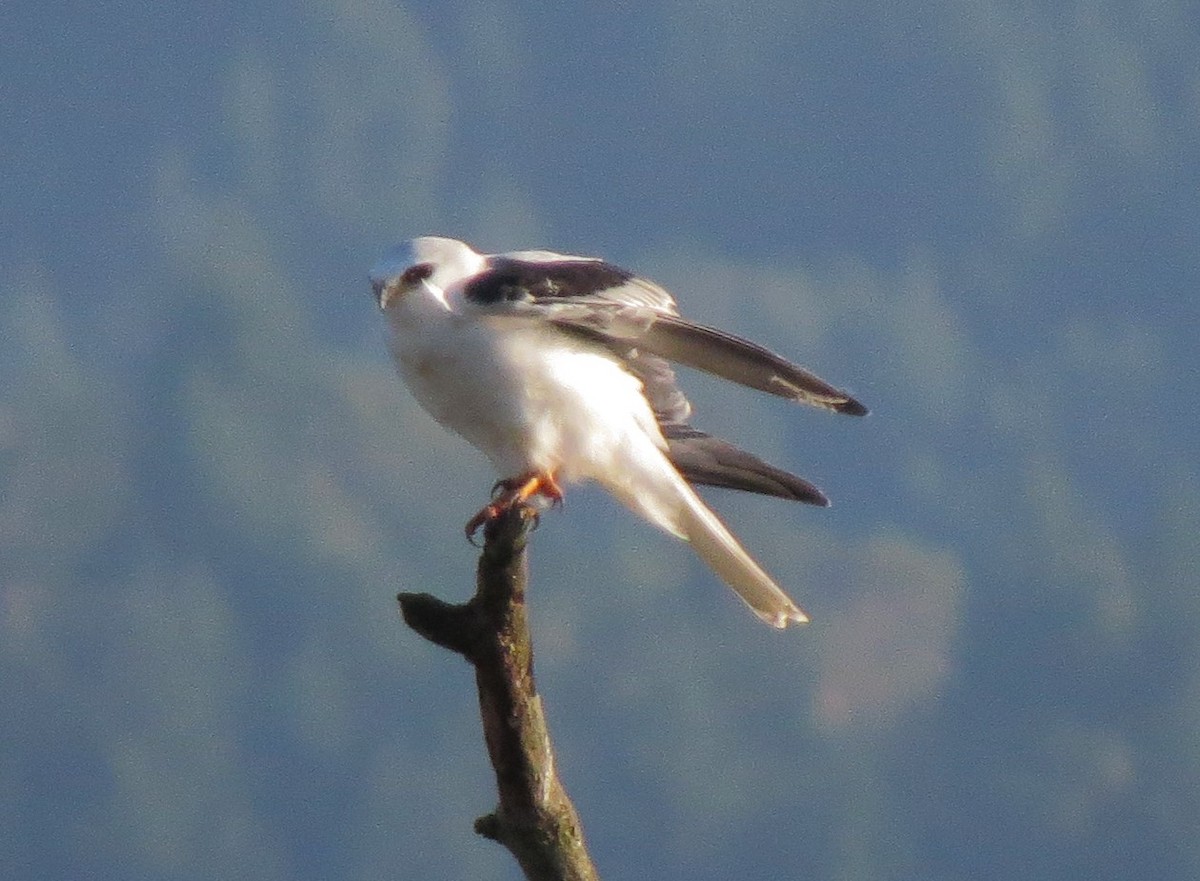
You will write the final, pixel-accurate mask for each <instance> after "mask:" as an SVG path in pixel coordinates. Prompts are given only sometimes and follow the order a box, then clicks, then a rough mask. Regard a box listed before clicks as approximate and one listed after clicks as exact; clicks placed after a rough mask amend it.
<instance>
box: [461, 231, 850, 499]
mask: <svg viewBox="0 0 1200 881" xmlns="http://www.w3.org/2000/svg"><path fill="white" fill-rule="evenodd" d="M488 262H489V268H488V270H487V271H485V272H483V273H481V274H479V275H477V276H475V277H474V278H472V279H471V280H470V281H468V282H467V283H466V284H465V285H464V287H463V291H462V296H463V299H464V300H465V301H466V302H467V303H469V304H470V305H471V307H472V308H473V309H477V310H479V311H481V312H484V313H487V314H490V315H497V316H504V315H508V316H512V317H516V318H526V319H536V320H540V321H548V322H551V323H552V324H555V325H556V326H558V327H559V328H561V329H562V330H564V331H565V332H567V333H571V334H575V335H577V336H580V337H583V338H585V339H588V340H591V341H592V342H595V343H597V344H598V345H601V346H604V347H605V348H607V349H608V350H609V351H611V352H612V353H613V354H614V355H616V356H617V357H618V358H620V359H621V360H622V361H623V363H624V364H625V366H626V367H627V369H628V370H629V371H630V372H631V373H633V374H634V375H635V376H637V377H638V379H640V380H641V382H642V386H643V389H644V391H645V394H646V398H647V400H648V401H649V403H650V406H651V408H652V409H653V410H654V415H655V417H656V418H657V419H658V422H659V426H660V427H661V429H662V432H663V437H664V438H665V439H666V441H667V445H668V455H669V457H670V459H671V461H672V463H673V464H674V465H675V467H676V468H678V469H679V472H680V473H681V474H682V475H683V476H684V477H685V478H686V479H687V480H688V481H689V482H691V483H699V484H704V485H707V486H718V487H726V488H729V489H737V490H743V491H746V492H754V493H762V494H764V495H770V496H777V497H779V498H784V499H792V500H795V501H800V502H806V503H808V504H813V505H822V506H824V505H828V504H829V500H828V499H827V498H826V497H825V495H824V493H822V492H821V491H820V490H819V489H818V488H817V487H816V486H814V485H813V484H811V483H809V482H808V481H807V480H805V479H804V478H802V477H798V476H797V475H795V474H791V473H790V472H787V471H784V470H782V469H780V468H776V467H775V466H773V465H770V464H768V463H767V462H764V461H763V460H762V459H760V458H758V457H757V456H755V455H754V454H752V453H749V452H746V451H745V450H743V449H740V448H739V447H737V446H735V445H734V444H732V443H730V442H729V441H726V440H723V439H721V438H718V437H714V436H712V435H709V434H706V433H705V432H703V431H700V430H698V429H696V428H693V427H692V426H691V425H689V424H688V418H689V417H690V416H691V412H692V406H691V403H690V402H689V401H688V400H687V398H686V397H685V396H684V394H683V392H682V391H680V389H679V386H678V385H677V384H676V382H675V372H674V370H672V368H671V365H670V363H669V362H671V361H675V362H677V363H680V364H684V365H686V366H688V367H692V368H695V369H698V370H702V371H705V372H707V373H711V374H713V375H715V376H719V377H722V378H724V379H729V380H732V381H733V382H737V383H739V384H741V385H744V386H748V387H750V388H754V389H758V390H759V391H764V392H768V393H770V394H773V395H778V396H780V397H783V398H788V399H789V400H793V401H800V402H804V403H809V404H814V405H817V406H821V407H826V408H828V409H831V410H835V411H837V412H839V413H848V414H852V415H863V414H865V413H866V412H867V409H866V407H864V406H863V405H862V404H860V403H859V402H858V401H856V400H855V399H854V398H852V397H851V396H850V395H848V394H846V393H845V392H842V391H839V390H838V389H836V388H834V387H833V386H831V385H830V384H829V383H827V382H825V381H824V380H822V379H820V378H819V377H817V376H815V375H814V374H812V373H810V372H809V371H807V370H805V369H804V368H802V367H800V366H798V365H796V364H793V363H791V362H790V361H788V360H787V359H785V358H783V357H781V356H780V355H777V354H775V353H774V352H771V351H770V350H768V349H765V348H763V347H762V346H759V345H757V344H756V343H752V342H750V341H749V340H745V339H742V338H741V337H738V336H735V335H733V334H729V333H725V332H724V331H720V330H716V329H715V328H710V327H705V326H703V325H699V324H693V323H691V322H689V321H686V320H685V319H683V318H681V317H680V316H679V313H678V311H677V309H676V307H675V301H674V300H673V299H672V298H671V295H670V294H669V293H667V292H666V291H665V290H663V289H662V288H661V287H659V286H658V285H655V284H654V283H652V282H649V281H646V280H645V279H640V278H638V277H636V276H635V275H633V273H630V272H628V271H627V270H624V269H620V268H618V267H615V266H613V265H611V264H609V263H604V262H603V261H599V260H590V259H581V258H572V257H565V256H563V255H559V254H551V253H548V252H519V253H516V254H510V255H502V256H498V257H491V258H489V261H488Z"/></svg>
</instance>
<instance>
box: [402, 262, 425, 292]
mask: <svg viewBox="0 0 1200 881" xmlns="http://www.w3.org/2000/svg"><path fill="white" fill-rule="evenodd" d="M431 275H433V264H432V263H418V264H416V265H415V266H410V267H408V269H406V270H404V274H403V275H401V276H400V282H401V284H403V285H404V286H405V287H408V286H409V285H414V284H416V283H417V282H419V281H423V280H424V279H427V278H429V276H431Z"/></svg>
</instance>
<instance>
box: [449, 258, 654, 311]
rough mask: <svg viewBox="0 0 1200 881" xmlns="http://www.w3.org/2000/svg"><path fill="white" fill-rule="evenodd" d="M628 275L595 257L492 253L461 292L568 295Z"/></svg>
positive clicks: (493, 297)
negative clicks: (525, 257) (548, 257)
mask: <svg viewBox="0 0 1200 881" xmlns="http://www.w3.org/2000/svg"><path fill="white" fill-rule="evenodd" d="M631 278H633V273H632V272H629V271H628V270H625V269H621V268H620V267H617V266H613V265H612V264H610V263H603V262H600V261H598V260H557V261H553V262H549V261H548V262H544V263H543V262H538V261H534V260H514V259H512V258H511V257H492V258H491V259H490V260H489V261H488V269H486V270H485V271H484V272H482V273H480V274H479V275H477V276H476V277H475V278H473V279H471V281H469V282H468V283H467V284H466V286H465V287H464V288H463V294H464V295H465V296H466V298H467V299H468V300H471V301H473V302H476V303H503V302H514V301H518V300H546V299H558V298H564V299H569V298H571V297H586V296H589V295H590V294H595V293H598V292H600V291H603V290H606V289H608V288H613V287H617V286H618V285H622V284H624V283H625V282H627V281H629V280H630V279H631Z"/></svg>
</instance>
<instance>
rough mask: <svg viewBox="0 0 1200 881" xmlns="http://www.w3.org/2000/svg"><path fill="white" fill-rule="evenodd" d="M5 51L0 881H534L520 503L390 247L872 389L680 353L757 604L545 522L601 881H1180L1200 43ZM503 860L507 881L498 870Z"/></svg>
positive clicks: (204, 28)
mask: <svg viewBox="0 0 1200 881" xmlns="http://www.w3.org/2000/svg"><path fill="white" fill-rule="evenodd" d="M3 17H4V19H5V25H4V27H3V28H0V81H2V82H3V83H4V86H3V88H0V114H2V116H3V119H4V120H5V132H6V136H5V138H4V145H3V147H0V162H2V163H3V169H4V174H3V175H0V291H2V297H0V328H2V329H3V339H4V341H5V344H4V346H3V347H0V379H2V380H3V381H2V382H0V700H2V701H3V705H4V706H5V708H6V710H5V712H4V714H2V715H0V720H2V721H0V736H2V738H3V742H4V744H5V747H4V749H3V750H2V751H0V830H3V831H2V832H0V865H4V866H9V865H11V866H14V867H16V869H17V872H16V875H19V876H21V877H42V878H64V879H65V878H76V877H82V876H85V875H90V876H95V877H113V878H131V879H132V878H151V877H153V878H207V877H213V878H223V877H230V876H231V875H239V876H240V875H243V874H248V873H250V872H253V874H255V875H256V876H257V877H260V878H264V879H271V878H289V879H294V878H314V879H316V878H327V877H333V876H337V877H345V878H359V877H361V878H377V877H381V876H383V875H391V876H397V875H398V876H400V877H424V878H451V877H464V876H468V877H469V876H476V875H485V874H486V875H489V876H494V877H507V876H512V877H516V869H515V867H514V866H512V865H511V864H510V862H509V859H508V857H507V855H506V854H505V853H504V852H502V851H500V849H499V848H496V847H495V846H494V845H492V844H490V843H488V842H485V841H482V840H479V839H477V838H476V837H475V836H474V835H473V833H472V832H471V821H472V819H473V818H474V817H475V816H477V815H479V814H482V813H485V812H486V811H487V810H489V809H490V807H491V805H492V801H493V798H494V794H493V790H492V784H491V780H490V777H489V771H488V768H487V766H486V763H485V759H484V756H483V750H482V744H481V741H480V738H479V732H478V722H477V719H476V718H475V710H474V708H473V702H472V701H473V699H472V696H471V692H470V688H471V683H470V680H469V677H468V675H467V673H466V671H465V669H464V668H463V667H462V665H461V664H460V663H458V662H456V661H455V659H453V658H450V657H448V656H445V655H444V654H443V653H440V652H438V651H436V650H434V649H432V648H431V647H429V646H426V645H424V644H422V643H420V641H419V640H418V639H417V638H416V637H415V636H413V635H412V634H410V633H408V632H407V631H406V630H404V629H403V628H402V626H401V625H400V623H399V621H398V618H397V616H396V614H395V610H394V608H393V596H394V594H395V592H396V591H397V590H427V589H428V590H434V591H435V592H438V593H440V594H443V595H446V596H448V597H455V596H458V597H461V596H465V595H466V593H467V592H468V590H469V584H470V577H471V571H472V567H473V562H474V561H473V556H472V551H471V549H470V548H469V547H468V546H466V545H465V544H464V543H463V542H462V541H461V538H460V529H461V524H462V522H463V521H464V520H465V519H466V517H467V516H468V515H469V514H470V513H471V512H473V511H474V510H475V509H476V508H477V507H478V505H479V502H480V499H481V498H482V497H484V496H485V495H486V492H487V489H488V488H489V487H490V486H491V483H492V481H493V480H494V478H495V475H492V474H490V473H489V472H488V470H487V468H486V466H485V465H484V463H483V461H482V459H481V457H480V456H478V455H477V454H476V453H474V451H472V450H470V449H469V448H468V447H466V446H465V444H462V443H461V442H459V441H457V440H453V439H449V438H447V437H446V436H445V435H444V434H443V433H442V432H441V430H440V429H439V428H438V427H437V426H436V425H435V424H433V423H432V421H431V420H429V419H428V418H427V417H426V416H424V414H422V413H421V412H420V411H419V410H418V408H417V407H416V405H415V404H414V403H413V402H412V401H411V399H410V398H408V396H407V395H406V393H405V392H404V390H403V388H402V387H401V386H400V384H399V382H398V380H396V379H395V378H394V376H393V374H392V371H391V367H390V365H389V364H388V363H387V358H386V353H385V351H384V346H383V337H382V331H381V329H380V327H379V323H378V316H377V315H376V314H375V311H374V309H373V306H372V303H371V297H370V292H369V288H368V286H367V284H366V272H367V270H368V268H369V267H370V265H371V264H372V262H373V261H374V259H375V258H376V256H377V255H378V253H380V252H381V251H382V250H383V249H384V248H386V247H387V246H388V245H390V243H391V242H392V241H394V240H396V239H399V238H406V237H409V236H411V235H417V234H422V233H441V234H450V235H454V236H457V237H461V238H464V239H467V240H469V241H471V242H473V243H474V244H476V245H477V246H479V247H480V248H481V249H485V250H499V249H505V248H510V247H549V248H553V249H557V250H564V251H575V252H580V253H589V254H599V255H603V256H605V257H607V258H609V259H611V260H613V261H615V262H618V263H620V264H622V265H625V266H628V267H630V268H632V269H636V270H638V271H639V272H642V273H644V274H647V275H650V276H651V277H653V278H655V279H656V280H658V281H659V282H661V283H662V284H664V285H665V286H666V287H668V288H669V289H670V290H672V291H673V292H674V293H675V294H676V296H677V298H678V299H679V301H680V303H681V305H682V307H683V308H684V310H685V311H686V312H687V313H688V314H689V315H691V316H693V317H695V318H696V319H698V320H701V321H706V322H708V323H712V324H715V325H719V326H721V327H726V328H729V329H730V330H733V331H735V332H739V333H742V334H744V335H746V336H750V337H753V338H755V339H759V340H761V341H763V342H764V343H766V344H768V345H770V346H771V347H772V348H775V349H777V350H779V351H781V352H784V353H787V354H789V355H791V356H793V357H795V358H796V359H797V360H799V361H800V362H801V363H804V364H806V365H807V366H809V367H811V368H813V369H814V370H816V371H818V372H819V373H821V374H822V375H824V376H827V377H828V378H829V379H831V380H832V381H834V382H836V383H838V384H841V385H844V386H846V387H848V388H850V389H851V390H853V391H854V392H855V393H856V394H857V395H858V396H859V397H861V398H862V399H863V400H864V401H865V402H866V403H867V404H868V405H870V406H871V407H872V409H873V411H874V412H873V415H872V416H871V417H870V418H869V419H866V420H838V419H835V418H832V417H829V416H827V415H826V414H822V413H815V412H804V411H800V410H798V409H795V408H790V407H787V406H785V405H782V404H781V403H780V402H778V401H774V400H769V399H766V398H765V397H760V396H756V395H753V394H751V393H747V392H746V391H745V390H741V389H734V388H726V387H723V386H721V385H720V384H717V383H713V382H710V381H708V380H706V379H704V378H703V377H696V376H692V375H684V376H683V377H682V378H683V380H684V382H685V384H686V387H687V390H688V393H689V395H690V396H691V397H692V398H693V400H694V401H695V403H696V405H697V420H696V421H697V424H698V425H700V426H701V427H704V428H707V429H711V430H713V431H716V432H718V433H721V434H725V435H727V436H730V437H731V438H734V439H736V440H737V441H739V442H740V443H742V444H744V445H745V446H747V447H748V448H750V449H753V450H755V451H756V452H758V453H760V454H762V455H763V456H765V457H767V458H769V459H771V460H772V461H775V462H777V463H779V464H781V465H783V466H785V467H789V468H792V469H795V470H796V471H798V472H799V473H802V474H804V475H805V476H808V477H810V478H812V479H813V480H815V482H817V483H818V484H819V485H820V486H822V487H823V488H824V489H825V490H826V491H827V492H828V493H829V494H830V495H831V497H832V498H833V500H834V507H833V508H831V509H829V510H828V511H818V510H808V509H800V508H799V507H798V506H797V507H790V506H785V505H781V504H779V503H777V502H774V501H771V500H764V499H753V498H742V497H737V496H734V495H730V494H721V493H713V494H712V496H711V500H712V503H713V505H714V506H715V507H716V508H717V509H718V510H719V511H720V512H721V514H722V515H723V516H724V517H725V519H726V520H727V521H728V522H729V523H730V524H731V526H732V527H733V529H734V531H735V532H737V533H738V534H739V536H741V538H742V539H743V540H744V542H745V543H746V545H747V546H748V547H749V548H750V549H751V550H752V551H753V552H754V553H755V554H756V555H757V556H759V557H760V558H761V559H762V561H763V563H764V564H765V565H766V567H767V568H768V569H769V570H770V571H771V572H773V573H774V574H775V575H777V576H778V578H779V579H780V580H781V582H782V583H784V584H785V585H786V586H787V587H788V588H789V590H790V591H791V592H792V593H793V594H794V595H795V597H796V598H797V600H798V601H799V602H800V603H801V604H802V605H803V606H804V607H805V609H806V610H807V611H809V612H810V613H811V614H812V615H813V618H814V622H813V624H812V625H811V626H809V627H808V628H805V629H803V630H801V631H799V632H789V633H787V634H775V633H771V632H768V631H766V630H765V628H762V627H761V625H760V624H759V623H758V622H757V621H755V620H754V619H753V618H752V616H749V615H747V614H746V613H745V611H744V610H743V609H742V608H741V607H740V606H739V604H738V603H737V602H736V601H735V600H732V599H730V598H729V597H728V596H726V594H725V592H724V590H723V588H721V587H720V585H719V584H717V583H716V582H715V580H714V579H713V578H712V576H711V575H710V574H709V573H707V572H706V571H705V570H704V569H703V568H702V567H701V566H700V565H699V564H697V563H695V562H694V560H693V559H692V557H691V555H690V554H689V553H688V551H687V549H686V548H685V547H681V546H679V545H678V544H676V543H673V542H671V541H670V540H669V539H667V538H665V537H663V536H661V535H659V534H657V533H655V532H654V531H653V530H651V529H650V528H649V527H647V526H646V525H645V524H643V523H641V522H639V521H636V520H635V519H634V518H632V517H631V516H628V515H627V514H626V513H625V512H624V511H623V510H622V509H620V508H618V507H617V506H616V505H615V504H614V503H613V502H611V500H609V499H607V498H606V497H604V496H603V494H601V493H600V492H598V491H596V490H594V489H591V488H578V489H575V490H573V491H572V492H571V494H570V496H569V498H568V504H567V506H566V508H565V509H564V510H562V511H555V512H553V513H552V514H550V515H548V516H547V517H546V518H545V521H544V523H543V527H542V529H540V530H539V532H538V533H537V535H536V537H535V540H534V544H533V550H532V562H533V566H534V586H533V595H532V596H533V599H532V602H533V614H534V619H535V628H536V629H535V637H536V639H537V650H538V673H539V684H540V686H541V688H542V690H543V692H544V695H545V700H546V704H547V707H548V712H549V715H550V722H551V725H552V728H553V730H554V732H555V734H556V738H557V743H558V746H559V749H560V767H561V770H562V773H563V774H564V777H565V780H566V783H567V785H568V787H569V788H570V790H571V791H572V793H573V794H574V795H575V796H576V799H577V802H578V804H579V808H580V811H581V814H582V816H583V820H584V823H585V825H586V827H587V830H588V834H589V837H590V840H591V843H592V847H593V850H594V852H595V855H596V857H597V860H598V862H599V865H600V868H601V871H602V873H603V874H604V875H605V877H609V878H621V877H628V878H639V877H649V876H656V877H662V878H688V879H707V878H714V879H715V878H723V877H728V876H730V875H732V874H734V873H736V874H737V875H739V876H740V877H743V878H745V879H754V878H780V877H840V878H846V879H857V878H872V879H878V878H891V877H895V878H901V877H904V878H910V877H926V878H938V879H940V878H945V879H955V878H968V877H969V878H987V877H1012V876H1014V875H1019V876H1022V877H1054V878H1056V879H1071V878H1080V879H1083V878H1087V879H1089V881H1090V879H1096V878H1109V877H1111V878H1125V877H1130V876H1131V875H1133V874H1134V873H1137V874H1138V875H1140V876H1146V877H1162V878H1186V877H1194V876H1195V875H1196V873H1197V871H1198V869H1200V850H1197V846H1196V844H1195V841H1194V838H1195V836H1194V833H1193V831H1192V826H1193V825H1194V820H1193V818H1194V817H1195V816H1196V812H1197V810H1200V737H1198V732H1200V641H1198V640H1197V636H1196V634H1197V633H1200V629H1198V628H1197V626H1196V623H1197V615H1198V613H1200V600H1198V597H1200V592H1198V591H1197V587H1198V586H1200V585H1198V583H1197V581H1198V579H1197V575H1196V573H1197V571H1200V560H1197V555H1196V551H1195V544H1196V542H1195V537H1196V535H1197V534H1198V533H1200V505H1198V503H1197V499H1200V454H1198V449H1197V445H1196V441H1195V438H1196V437H1197V436H1200V432H1198V431H1197V425H1196V415H1195V414H1196V406H1195V396H1196V389H1197V387H1198V384H1197V380H1198V379H1200V375H1198V370H1197V367H1198V361H1200V358H1198V357H1197V355H1196V351H1195V348H1196V347H1195V343H1194V336H1195V328H1196V327H1197V326H1198V323H1200V322H1198V319H1200V315H1198V311H1200V310H1198V307H1197V303H1198V302H1200V301H1198V299H1197V290H1198V287H1200V285H1198V282H1200V257H1198V256H1197V255H1200V207H1197V206H1198V205H1200V202H1198V201H1197V199H1196V193H1197V192H1198V191H1200V180H1198V171H1197V169H1200V76H1198V75H1197V72H1196V68H1195V65H1194V63H1193V62H1192V61H1191V58H1192V56H1193V55H1194V51H1193V49H1194V46H1195V44H1196V38H1197V36H1198V34H1197V31H1198V30H1200V28H1198V27H1197V16H1196V13H1195V12H1193V11H1191V10H1190V9H1189V8H1187V7H1186V6H1185V5H1184V4H1176V3H1170V2H1161V3H1143V4H1138V5H1136V6H1130V5H1127V4H1114V3H1100V4H1092V5H1091V6H1088V7H1082V6H1077V7H1064V6H1061V5H1054V4H1046V3H1043V4H1024V5H1020V6H1015V7H1014V6H1008V5H1004V4H998V3H989V2H969V3H960V4H950V3H935V4H925V5H922V6H919V7H918V6H904V5H900V6H896V5H893V4H875V3H857V4H855V3H851V4H795V3H765V2H764V3H740V4H702V5H699V6H695V5H686V4H675V3H644V4H636V5H634V4H609V5H595V4H581V3H564V4H560V5H558V6H553V7H547V6H546V5H544V4H518V3H499V2H484V0H479V2H463V3H448V4H425V3H417V4H398V3H386V2H351V0H346V2H340V3H337V2H327V0H313V2H310V3H307V4H304V5H301V6H296V7H292V6H288V5H285V4H268V3H256V4H249V5H225V6H221V5H214V4H204V5H200V4H177V5H175V6H171V7H162V8H154V9H148V8H144V7H143V6H140V5H137V4H131V3H123V2H114V3H111V4H107V5H106V6H105V7H104V9H103V10H102V11H97V12H90V13H88V14H84V13H81V12H80V11H79V10H77V9H75V8H74V7H73V6H71V5H70V4H65V3H40V4H33V3H28V2H18V3H15V4H10V6H9V8H8V9H7V11H6V12H5V13H4V16H3ZM505 873H508V875H506V874H505Z"/></svg>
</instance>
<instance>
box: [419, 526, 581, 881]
mask: <svg viewBox="0 0 1200 881" xmlns="http://www.w3.org/2000/svg"><path fill="white" fill-rule="evenodd" d="M536 517H537V515H536V512H534V511H533V509H531V508H528V507H525V506H523V505H518V506H514V507H513V508H512V509H511V510H510V511H509V512H508V513H507V514H505V515H503V516H501V517H499V518H498V519H496V520H493V521H491V522H489V523H488V524H487V525H486V526H485V528H484V547H483V552H482V553H481V554H480V557H479V568H478V573H477V576H476V592H475V596H474V597H472V598H471V600H470V601H469V602H468V603H466V604H465V605H454V604H451V603H446V602H443V601H442V600H439V599H437V598H436V597H432V596H430V595H429V594H400V596H399V597H398V598H397V599H398V600H399V602H400V610H401V612H402V614H403V615H404V620H405V622H406V623H407V624H408V625H409V626H410V627H412V628H413V630H415V631H416V632H417V633H419V634H420V635H421V636H423V637H425V638H426V639H428V640H430V641H431V642H434V643H436V644H437V645H440V646H443V647H444V648H448V649H450V650H451V651H454V652H457V653H458V654H460V655H462V656H463V657H465V658H466V659H467V660H468V661H470V662H471V664H472V665H473V666H474V667H475V683H476V685H477V686H478V689H479V712H480V716H481V717H482V720H483V734H484V739H485V740H486V741H487V748H488V755H489V757H490V758H491V761H492V767H493V768H494V769H495V772H496V786H497V789H498V790H499V795H500V804H499V806H498V807H497V808H496V810H495V811H493V812H492V813H490V814H488V815H487V816H484V817H480V818H479V819H478V820H476V821H475V831H476V832H478V833H479V834H480V835H482V836H484V837H486V838H490V839H492V840H493V841H498V842H499V843H500V844H503V845H504V846H505V847H506V848H508V849H509V851H511V852H512V854H513V856H515V857H516V858H517V862H519V863H520V864H521V868H522V869H523V870H524V872H525V877H526V878H528V879H529V881H598V876H597V874H596V869H595V867H594V866H593V865H592V861H591V858H590V857H589V856H588V854H587V849H586V847H585V845H584V841H583V829H582V827H581V826H580V824H579V817H578V815H577V814H576V813H575V807H574V805H572V804H571V800H570V799H569V798H568V797H567V792H566V790H565V789H564V788H563V785H562V783H561V782H560V781H559V779H558V774H557V773H556V772H555V768H554V753H553V750H552V747H551V743H550V733H549V730H548V729H547V727H546V719H545V716H544V714H543V712H542V702H541V699H540V698H539V697H538V694H537V689H536V687H535V685H534V681H533V644H532V641H531V638H530V634H529V622H528V619H527V617H526V610H525V588H526V584H527V581H528V576H529V569H528V563H527V560H526V557H525V545H526V542H527V540H528V537H529V531H530V529H531V527H532V525H533V523H534V522H535V520H536Z"/></svg>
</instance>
